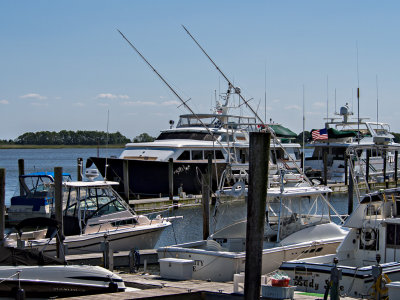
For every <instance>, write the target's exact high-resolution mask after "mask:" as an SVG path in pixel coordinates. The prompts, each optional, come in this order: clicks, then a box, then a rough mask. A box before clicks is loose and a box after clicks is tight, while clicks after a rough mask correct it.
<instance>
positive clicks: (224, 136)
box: [221, 134, 233, 142]
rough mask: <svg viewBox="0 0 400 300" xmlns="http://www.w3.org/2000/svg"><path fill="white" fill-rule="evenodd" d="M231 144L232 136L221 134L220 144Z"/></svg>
mask: <svg viewBox="0 0 400 300" xmlns="http://www.w3.org/2000/svg"><path fill="white" fill-rule="evenodd" d="M228 140H229V142H233V136H232V135H231V134H223V135H222V138H221V142H227V141H228Z"/></svg>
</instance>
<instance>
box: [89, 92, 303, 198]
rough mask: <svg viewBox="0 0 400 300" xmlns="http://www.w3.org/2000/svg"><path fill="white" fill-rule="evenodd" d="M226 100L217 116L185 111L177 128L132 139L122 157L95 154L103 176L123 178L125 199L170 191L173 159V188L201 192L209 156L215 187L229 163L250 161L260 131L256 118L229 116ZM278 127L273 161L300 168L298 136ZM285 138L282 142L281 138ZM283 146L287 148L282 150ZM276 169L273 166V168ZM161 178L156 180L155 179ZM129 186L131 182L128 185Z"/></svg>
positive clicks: (273, 126)
mask: <svg viewBox="0 0 400 300" xmlns="http://www.w3.org/2000/svg"><path fill="white" fill-rule="evenodd" d="M230 93H233V92H232V91H229V90H228V92H227V95H226V96H225V98H224V99H225V103H224V104H223V105H221V104H220V103H217V106H216V108H215V111H214V113H212V114H184V115H181V116H180V118H179V121H178V123H177V125H176V127H175V128H170V129H168V130H164V131H162V132H161V134H160V135H159V136H158V137H157V139H156V140H155V141H154V142H147V143H128V144H126V146H125V149H124V151H123V152H122V153H121V155H120V157H119V158H104V157H90V158H89V159H88V162H87V165H86V167H90V166H91V165H92V163H94V164H95V165H96V167H97V168H98V169H99V171H100V173H101V175H102V176H103V177H106V178H107V179H109V180H114V181H118V182H119V183H120V186H119V187H118V189H117V190H118V192H119V193H120V194H122V195H123V196H124V197H128V195H127V194H128V193H129V197H130V198H136V197H137V196H138V195H139V196H140V197H146V196H147V197H150V196H153V197H154V196H157V197H158V196H159V195H160V194H161V195H164V196H165V195H168V194H169V181H168V180H169V179H168V178H169V175H168V174H169V165H170V163H169V161H170V160H172V161H173V185H174V191H175V193H177V191H178V189H179V188H180V189H182V190H183V191H184V192H186V194H200V193H201V183H200V180H199V173H200V172H201V173H205V172H206V170H207V166H208V157H209V156H211V157H212V162H213V164H212V168H213V171H212V173H213V174H215V175H214V176H213V190H215V189H216V188H217V184H218V182H217V178H219V177H220V176H221V174H222V172H223V170H225V168H226V166H227V165H228V164H230V163H234V162H237V163H242V164H247V163H248V156H249V133H250V132H252V131H259V130H261V129H262V128H261V125H260V124H259V123H257V122H256V118H255V117H251V116H247V117H246V116H240V115H233V114H229V111H228V110H229V98H230V97H229V95H230ZM268 125H269V127H270V128H271V129H272V130H274V131H275V133H276V136H277V138H278V139H279V140H280V141H279V143H281V144H282V147H280V146H278V143H277V142H276V141H274V140H273V141H271V155H270V157H271V162H272V163H273V164H274V165H276V166H278V167H276V168H275V170H277V169H278V168H279V167H280V166H281V165H285V166H286V167H287V168H289V169H295V166H294V162H296V163H297V164H298V165H300V148H301V147H300V144H298V143H294V142H293V140H294V138H295V137H297V135H296V134H295V133H294V132H292V131H291V130H289V129H288V128H285V127H284V126H282V125H281V124H278V123H273V124H268ZM282 141H283V142H282ZM283 149H284V150H283ZM272 169H273V168H271V170H272ZM155 177H156V178H157V179H158V180H153V179H154V178H155ZM125 185H129V189H128V190H127V189H126V186H125Z"/></svg>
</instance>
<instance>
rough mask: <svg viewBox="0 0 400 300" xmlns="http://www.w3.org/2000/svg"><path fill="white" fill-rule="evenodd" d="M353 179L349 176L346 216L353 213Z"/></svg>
mask: <svg viewBox="0 0 400 300" xmlns="http://www.w3.org/2000/svg"><path fill="white" fill-rule="evenodd" d="M350 174H351V172H350ZM353 180H354V178H353V177H352V176H350V178H349V188H348V190H347V191H348V199H349V200H348V203H347V214H348V215H350V214H351V213H352V212H353V193H354V181H353Z"/></svg>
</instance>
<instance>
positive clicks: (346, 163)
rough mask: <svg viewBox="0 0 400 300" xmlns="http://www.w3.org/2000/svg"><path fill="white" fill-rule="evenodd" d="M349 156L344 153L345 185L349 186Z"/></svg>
mask: <svg viewBox="0 0 400 300" xmlns="http://www.w3.org/2000/svg"><path fill="white" fill-rule="evenodd" d="M347 160H348V155H347V154H346V153H344V185H348V184H349V170H348V169H349V164H348V161H347Z"/></svg>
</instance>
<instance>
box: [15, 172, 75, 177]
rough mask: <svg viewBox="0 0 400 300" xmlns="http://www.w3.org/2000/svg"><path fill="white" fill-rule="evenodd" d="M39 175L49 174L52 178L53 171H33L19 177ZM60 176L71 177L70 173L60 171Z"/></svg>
mask: <svg viewBox="0 0 400 300" xmlns="http://www.w3.org/2000/svg"><path fill="white" fill-rule="evenodd" d="M40 176H50V177H52V178H54V172H33V173H29V174H24V175H21V177H40ZM62 176H66V177H70V178H71V174H69V173H62Z"/></svg>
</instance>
